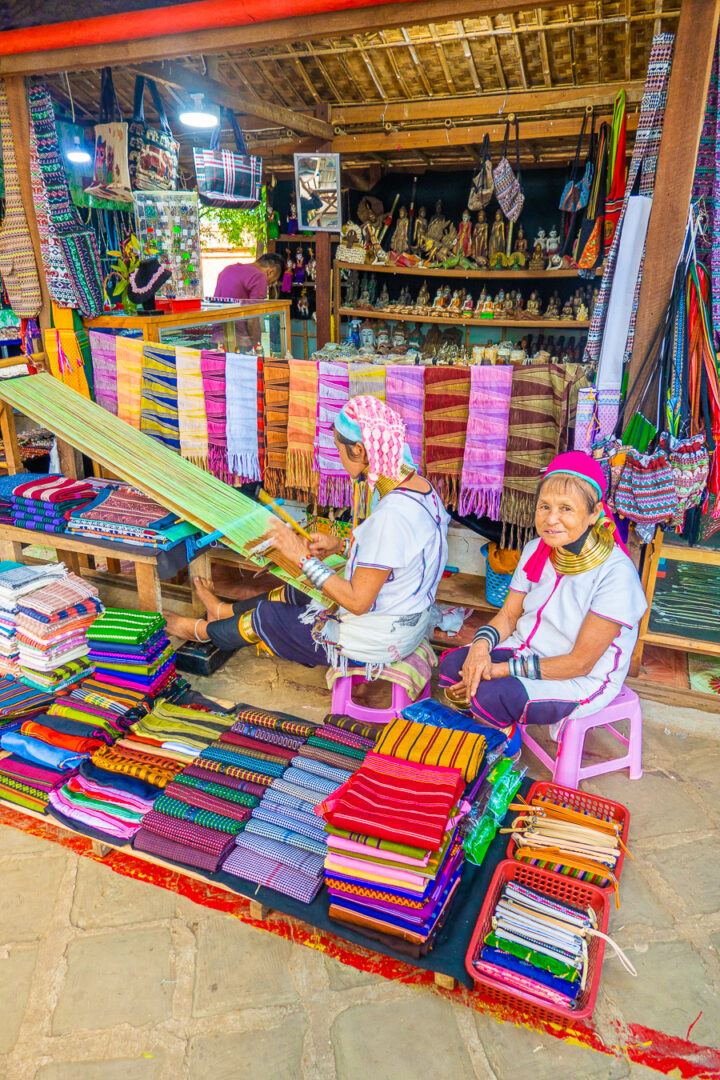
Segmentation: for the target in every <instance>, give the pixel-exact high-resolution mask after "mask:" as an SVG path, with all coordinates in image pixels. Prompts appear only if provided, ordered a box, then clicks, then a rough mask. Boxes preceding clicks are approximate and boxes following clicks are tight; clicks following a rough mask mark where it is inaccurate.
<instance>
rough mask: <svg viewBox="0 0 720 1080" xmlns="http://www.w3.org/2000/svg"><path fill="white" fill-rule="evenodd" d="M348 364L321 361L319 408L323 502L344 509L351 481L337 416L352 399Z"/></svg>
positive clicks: (317, 453) (317, 452)
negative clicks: (339, 444) (339, 442)
mask: <svg viewBox="0 0 720 1080" xmlns="http://www.w3.org/2000/svg"><path fill="white" fill-rule="evenodd" d="M348 386H349V380H348V365H347V364H342V363H333V362H332V361H327V360H321V361H320V363H319V364H318V412H317V435H316V442H315V466H316V468H317V469H318V472H319V474H320V496H319V497H320V503H321V505H322V506H334V507H336V508H338V509H342V508H343V507H345V506H349V505H350V496H351V481H350V477H349V476H348V474H347V473H346V472H345V469H344V468H343V467H342V464H341V463H340V451H339V450H338V448H337V447H336V445H335V439H334V436H333V432H334V429H335V420H336V419H337V415H338V413H339V412H340V410H341V409H342V407H343V405H344V404H345V402H346V401H347V400H348Z"/></svg>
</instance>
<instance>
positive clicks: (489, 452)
mask: <svg viewBox="0 0 720 1080" xmlns="http://www.w3.org/2000/svg"><path fill="white" fill-rule="evenodd" d="M512 374H513V369H512V367H510V366H509V365H508V366H506V365H502V364H497V365H487V366H481V365H475V366H473V367H471V368H470V416H469V419H468V426H467V437H466V440H465V454H464V457H463V467H462V486H461V488H460V503H459V507H458V509H459V513H460V514H461V515H462V516H463V517H465V516H466V515H468V514H476V515H477V516H478V517H481V516H483V515H485V514H486V515H487V516H488V517H491V518H494V519H497V518H498V517H499V515H500V499H501V498H502V489H503V470H504V467H505V448H506V446H507V438H508V420H509V416H510V392H511V387H512Z"/></svg>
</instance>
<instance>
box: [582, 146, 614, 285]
mask: <svg viewBox="0 0 720 1080" xmlns="http://www.w3.org/2000/svg"><path fill="white" fill-rule="evenodd" d="M607 161H608V125H607V124H601V125H600V132H599V135H598V144H597V153H596V156H595V166H594V172H593V180H592V184H591V186H590V197H589V199H588V204H587V207H586V208H585V217H584V219H583V221H582V224H581V225H580V229H579V231H578V236H577V240H576V242H575V261H576V263H577V264H578V272H579V276H580V277H581V278H585V279H586V280H589V281H594V280H595V270H596V268H597V267H598V266H602V263H603V259H604V258H605V240H604V238H605V196H606V178H607Z"/></svg>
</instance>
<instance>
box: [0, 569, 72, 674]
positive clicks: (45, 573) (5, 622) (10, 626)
mask: <svg viewBox="0 0 720 1080" xmlns="http://www.w3.org/2000/svg"><path fill="white" fill-rule="evenodd" d="M66 573H67V571H66V570H65V565H64V564H63V563H49V564H48V565H46V566H23V564H22V563H16V562H9V561H8V562H0V674H8V675H14V676H15V677H16V678H19V677H20V676H21V674H22V672H21V670H20V664H19V662H18V661H19V657H20V653H19V650H18V643H17V640H16V636H15V635H16V631H17V611H18V600H19V599H20V597H22V596H25V595H26V594H27V593H31V592H34V591H35V590H36V589H39V588H40V587H41V586H42V585H47V584H48V583H49V582H51V581H56V580H57V579H58V578H61V577H64V576H65V574H66Z"/></svg>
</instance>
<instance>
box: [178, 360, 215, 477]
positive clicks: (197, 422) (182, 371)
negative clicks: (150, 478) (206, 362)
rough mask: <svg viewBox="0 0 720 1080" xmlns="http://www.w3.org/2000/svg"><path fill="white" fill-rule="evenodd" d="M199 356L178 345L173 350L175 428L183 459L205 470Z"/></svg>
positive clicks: (205, 431)
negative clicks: (176, 399)
mask: <svg viewBox="0 0 720 1080" xmlns="http://www.w3.org/2000/svg"><path fill="white" fill-rule="evenodd" d="M200 357H201V353H200V350H199V349H186V348H184V347H183V346H181V345H178V346H177V348H176V349H175V366H176V369H177V395H178V429H179V434H180V454H181V455H182V457H184V458H187V460H188V461H192V463H193V465H199V466H200V468H201V469H207V467H208V427H207V416H206V415H205V397H204V395H203V380H202V369H201V366H200Z"/></svg>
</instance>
